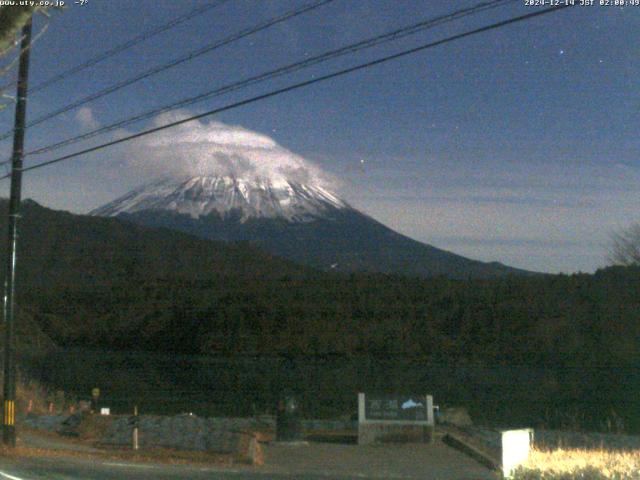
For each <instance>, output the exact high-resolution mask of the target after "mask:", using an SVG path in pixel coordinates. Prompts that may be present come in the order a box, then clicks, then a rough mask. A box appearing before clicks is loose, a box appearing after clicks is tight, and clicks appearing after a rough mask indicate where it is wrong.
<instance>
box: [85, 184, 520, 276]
mask: <svg viewBox="0 0 640 480" xmlns="http://www.w3.org/2000/svg"><path fill="white" fill-rule="evenodd" d="M254 173H255V172H254ZM91 214H92V215H98V216H110V217H118V218H121V219H123V220H127V221H130V222H134V223H139V224H142V225H146V226H150V227H163V228H169V229H173V230H179V231H182V232H185V233H189V234H192V235H196V236H199V237H203V238H208V239H212V240H222V241H232V242H233V241H245V242H251V243H254V244H256V245H258V246H260V247H261V248H263V249H265V250H266V251H268V252H270V253H272V254H275V255H278V256H281V257H284V258H287V259H289V260H293V261H295V262H298V263H302V264H306V265H310V266H312V267H315V268H319V269H322V270H338V271H370V272H371V271H373V272H385V273H396V274H408V275H419V276H432V275H447V276H452V277H487V276H494V275H505V274H509V273H511V274H513V273H524V272H521V271H517V270H515V269H512V268H509V267H506V266H504V265H501V264H498V263H483V262H478V261H475V260H471V259H468V258H465V257H462V256H459V255H456V254H454V253H451V252H447V251H445V250H441V249H439V248H436V247H433V246H431V245H427V244H424V243H420V242H417V241H415V240H412V239H410V238H408V237H405V236H404V235H401V234H399V233H397V232H394V231H393V230H391V229H390V228H388V227H386V226H384V225H382V224H381V223H379V222H377V221H376V220H374V219H373V218H371V217H369V216H368V215H365V214H363V213H361V212H359V211H358V210H356V209H354V208H352V207H350V206H349V205H348V204H347V203H346V202H344V201H343V200H341V199H340V198H338V197H337V196H336V195H334V194H333V193H331V192H329V191H328V190H327V189H326V188H324V187H322V186H321V184H320V183H319V182H313V181H311V182H308V183H300V182H297V181H294V180H292V179H286V178H282V177H281V176H273V175H272V176H259V175H255V174H253V175H244V176H235V175H229V174H223V175H201V176H195V177H183V178H179V179H178V178H177V177H174V178H166V179H164V180H159V181H156V182H153V183H151V184H149V185H145V186H143V187H140V188H138V189H136V190H133V191H131V192H130V193H128V194H126V195H124V196H122V197H120V198H118V199H116V200H114V201H112V202H110V203H108V204H106V205H104V206H103V207H100V208H98V209H96V210H94V211H93V212H91Z"/></svg>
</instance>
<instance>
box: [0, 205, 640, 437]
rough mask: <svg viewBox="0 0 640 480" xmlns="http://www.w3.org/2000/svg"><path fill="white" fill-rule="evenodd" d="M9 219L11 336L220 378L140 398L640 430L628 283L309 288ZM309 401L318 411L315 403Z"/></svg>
mask: <svg viewBox="0 0 640 480" xmlns="http://www.w3.org/2000/svg"><path fill="white" fill-rule="evenodd" d="M26 207H27V208H26V214H25V220H24V234H23V238H22V243H21V257H20V258H21V260H22V263H21V270H20V271H19V272H18V273H19V279H20V280H19V292H18V293H19V302H20V306H21V315H22V317H23V318H25V319H26V320H25V321H26V322H28V323H29V325H32V327H33V328H30V329H29V331H27V332H23V336H25V337H27V338H31V336H32V335H33V336H34V337H37V338H39V339H41V340H38V343H43V342H44V340H42V339H43V338H44V339H50V340H51V341H53V343H55V344H56V345H58V346H61V347H83V348H94V349H95V348H100V349H109V350H119V351H132V350H136V351H150V352H164V353H170V354H172V358H176V359H177V358H180V357H179V356H180V355H186V354H189V355H200V356H204V357H206V358H209V359H210V360H208V361H210V362H214V363H215V360H214V359H215V358H218V359H222V358H224V359H226V360H225V361H226V362H232V363H231V364H230V363H227V364H224V362H223V363H218V364H217V366H215V365H213V364H208V365H207V364H205V366H204V367H202V369H201V370H200V371H199V372H200V373H199V374H198V375H196V374H193V375H192V373H193V372H191V373H189V371H190V369H189V368H183V369H181V371H180V372H175V373H171V372H169V373H167V372H168V370H166V369H165V370H164V371H163V370H162V368H161V367H157V370H156V371H154V372H146V373H144V374H141V375H142V377H143V378H144V379H145V381H148V382H149V384H150V385H151V384H155V385H158V384H162V382H165V384H169V383H170V384H171V385H176V384H182V385H183V390H184V389H187V390H189V391H192V390H194V388H196V387H195V386H197V385H201V386H205V385H208V386H206V388H216V386H217V387H218V389H219V391H218V393H220V392H227V393H226V394H227V395H228V396H229V395H232V394H230V393H228V392H236V395H237V396H238V398H240V397H241V398H242V399H243V400H238V401H236V402H235V403H234V404H235V405H240V404H242V405H247V404H249V403H252V404H254V405H255V403H256V402H258V404H260V403H262V402H261V401H260V399H263V400H264V399H268V402H270V401H271V397H270V395H277V392H278V391H280V390H282V389H283V388H294V389H295V388H297V389H299V390H303V392H302V395H304V396H305V397H306V398H307V404H308V405H314V402H315V403H316V404H317V405H316V406H317V408H318V409H321V406H322V405H325V407H326V405H327V404H331V405H335V406H336V407H335V410H336V411H335V412H333V413H336V412H337V411H340V412H341V413H345V414H346V413H349V412H350V411H351V410H350V407H349V405H350V403H348V402H351V400H348V401H347V400H346V399H353V395H354V394H355V392H356V391H357V390H358V389H363V390H370V389H377V390H400V389H410V390H416V391H418V390H420V391H434V392H435V391H437V393H439V394H440V398H441V399H442V400H441V401H443V402H446V401H447V400H450V401H452V402H453V401H455V402H461V403H466V404H467V405H468V406H469V407H470V408H471V409H472V411H475V412H476V413H477V416H480V417H482V418H486V419H487V420H493V421H495V420H497V419H499V418H500V419H503V420H504V421H505V422H506V421H509V420H512V421H514V422H523V423H524V422H526V423H528V424H531V423H536V422H538V423H540V422H545V423H546V424H547V426H551V427H553V426H559V425H563V424H564V425H568V426H573V427H577V426H581V427H584V428H611V429H615V428H623V429H625V430H627V431H639V430H640V418H639V416H638V412H640V409H638V398H640V351H639V350H640V322H639V320H640V295H639V294H640V269H637V268H609V269H605V270H601V271H598V272H597V273H596V274H594V275H586V274H580V275H571V276H566V275H549V276H530V277H504V278H500V279H495V280H450V279H447V278H444V277H438V278H431V279H419V278H404V277H400V276H387V275H372V274H352V275H340V274H330V273H320V272H316V271H311V270H307V269H305V268H303V267H298V266H296V265H294V264H291V263H288V262H286V261H282V260H279V259H277V258H274V257H271V256H269V255H266V254H263V253H261V252H259V251H258V250H255V249H253V248H252V247H251V246H249V245H235V246H228V245H225V244H220V243H215V242H208V241H203V240H197V239H195V238H191V237H188V236H186V235H181V234H178V233H174V232H169V231H162V230H159V231H158V230H146V229H144V228H141V227H136V226H133V225H129V224H126V223H123V222H120V221H118V220H112V219H100V218H89V217H78V216H73V215H69V214H64V213H59V212H52V211H49V210H46V209H43V208H42V207H39V206H37V205H35V204H29V205H27V206H26ZM3 218H4V217H3ZM0 235H3V232H1V231H0ZM0 238H2V237H0ZM31 343H34V342H33V341H32V342H31ZM49 358H52V357H49ZM199 358H200V357H199ZM242 359H251V362H249V363H245V364H241V365H235V366H233V365H232V364H233V362H236V363H237V362H240V363H242V362H243V361H244V360H242ZM265 359H269V360H268V361H267V360H265ZM78 361H81V360H78ZM269 362H271V363H269ZM143 363H144V362H143ZM85 364H86V362H85ZM147 364H149V362H147ZM230 365H231V366H230ZM318 365H319V366H318ZM121 368H122V369H123V370H125V369H126V368H129V367H127V366H126V365H121ZM149 368H152V369H153V368H155V367H149ZM196 370H197V369H196ZM111 371H112V372H113V371H114V370H113V369H112V370H111ZM194 371H195V370H194ZM204 371H210V372H211V373H209V376H208V377H207V378H208V380H207V382H209V383H206V382H205V383H202V382H201V383H200V384H198V383H197V382H198V378H202V375H203V374H202V372H204ZM152 377H153V378H152ZM151 378H152V379H151ZM150 379H151V380H150ZM87 381H88V382H91V381H95V379H90V380H87ZM78 382H79V383H82V380H77V383H78ZM185 382H187V383H188V385H187V384H185ZM189 382H190V383H189ZM251 382H253V383H251ZM143 383H144V382H143ZM165 386H166V385H165ZM167 388H169V387H167ZM203 388H204V387H203ZM323 389H324V390H323ZM247 391H251V392H252V393H250V394H249V393H247ZM321 391H323V392H324V393H323V394H322V395H329V396H331V395H333V397H332V398H335V399H336V400H335V402H328V403H327V402H324V403H322V402H319V401H318V399H319V398H323V397H322V395H320V394H319V393H318V392H321ZM256 392H257V393H256ZM261 392H262V393H261ZM343 397H344V399H345V400H344V401H342V400H339V399H341V398H343ZM249 398H251V401H249V400H248V399H249ZM327 398H328V397H327ZM314 399H315V400H314ZM243 402H244V403H243ZM268 402H267V403H268ZM345 402H346V403H345ZM320 403H322V405H320ZM247 413H250V412H247ZM493 417H495V418H493ZM571 423H573V425H571Z"/></svg>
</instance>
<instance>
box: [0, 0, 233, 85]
mask: <svg viewBox="0 0 640 480" xmlns="http://www.w3.org/2000/svg"><path fill="white" fill-rule="evenodd" d="M228 1H229V0H217V1H216V2H214V3H209V4H206V5H203V6H200V7H198V8H195V9H194V10H191V11H190V12H188V13H186V14H185V15H183V16H181V17H178V18H175V19H173V20H171V21H170V22H168V23H165V24H164V25H160V26H159V27H156V28H154V29H152V30H149V31H147V32H143V33H142V34H140V35H138V36H137V37H134V38H132V39H130V40H127V41H126V42H124V43H121V44H120V45H117V46H115V47H113V48H112V49H110V50H107V51H105V52H102V53H99V54H98V55H96V56H94V57H92V58H90V59H89V60H87V61H85V62H84V63H81V64H79V65H76V66H75V67H72V68H70V69H68V70H65V71H63V72H61V73H59V74H57V75H54V76H52V77H50V78H48V79H47V80H44V81H42V82H40V83H39V84H37V85H36V86H35V87H32V88H30V89H29V93H34V92H37V91H39V90H43V89H45V88H47V87H49V86H51V85H53V84H54V83H57V82H59V81H60V80H62V79H64V78H67V77H70V76H71V75H74V74H76V73H78V72H81V71H82V70H84V69H86V68H89V67H92V66H93V65H96V64H97V63H100V62H102V61H103V60H106V59H107V58H109V57H112V56H114V55H116V54H118V53H121V52H124V51H125V50H128V49H129V48H132V47H134V46H135V45H137V44H139V43H141V42H144V41H145V40H148V39H150V38H152V37H155V36H156V35H158V34H160V33H163V32H166V31H167V30H170V29H171V28H173V27H176V26H178V25H180V24H181V23H184V22H186V21H187V20H190V19H192V18H193V17H196V16H198V15H201V14H203V13H205V12H207V11H209V10H211V9H213V8H216V7H219V6H222V5H223V4H224V3H227V2H228ZM16 83H17V82H12V83H9V84H6V85H3V86H2V87H0V90H4V89H6V88H9V87H11V86H13V85H16Z"/></svg>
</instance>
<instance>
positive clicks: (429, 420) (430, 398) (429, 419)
mask: <svg viewBox="0 0 640 480" xmlns="http://www.w3.org/2000/svg"><path fill="white" fill-rule="evenodd" d="M427 423H428V424H429V426H431V427H433V426H434V425H435V422H434V420H433V395H427Z"/></svg>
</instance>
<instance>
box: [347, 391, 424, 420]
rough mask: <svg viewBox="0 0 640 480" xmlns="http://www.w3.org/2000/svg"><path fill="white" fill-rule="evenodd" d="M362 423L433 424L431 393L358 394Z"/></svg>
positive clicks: (359, 417) (359, 415)
mask: <svg viewBox="0 0 640 480" xmlns="http://www.w3.org/2000/svg"><path fill="white" fill-rule="evenodd" d="M358 420H359V422H360V423H371V422H376V423H379V422H383V423H388V422H391V423H393V422H396V423H406V424H425V425H433V397H432V396H431V395H406V394H398V395H391V394H379V395H376V394H366V395H365V394H364V393H360V394H359V395H358Z"/></svg>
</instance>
